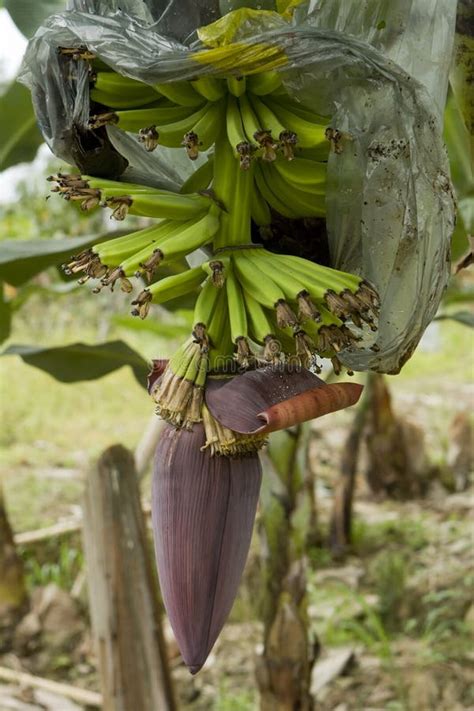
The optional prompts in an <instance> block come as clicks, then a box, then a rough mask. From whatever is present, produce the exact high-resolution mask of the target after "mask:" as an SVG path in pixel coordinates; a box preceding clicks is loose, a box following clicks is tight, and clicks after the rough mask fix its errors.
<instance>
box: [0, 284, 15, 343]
mask: <svg viewBox="0 0 474 711" xmlns="http://www.w3.org/2000/svg"><path fill="white" fill-rule="evenodd" d="M11 324H12V312H11V305H10V303H9V302H8V301H6V300H5V292H4V289H3V284H2V282H0V343H3V341H6V339H7V338H8V336H9V335H10V330H11Z"/></svg>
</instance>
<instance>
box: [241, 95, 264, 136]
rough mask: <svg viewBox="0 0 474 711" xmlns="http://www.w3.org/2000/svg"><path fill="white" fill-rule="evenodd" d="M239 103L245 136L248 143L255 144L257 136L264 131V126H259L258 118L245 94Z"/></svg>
mask: <svg viewBox="0 0 474 711" xmlns="http://www.w3.org/2000/svg"><path fill="white" fill-rule="evenodd" d="M238 103H239V109H240V115H241V117H242V124H243V127H244V131H245V135H246V137H247V140H248V142H249V143H253V142H255V140H256V137H255V136H256V135H258V134H259V132H260V131H261V130H262V126H261V125H260V124H259V122H258V119H257V116H256V115H255V113H254V111H253V109H252V106H251V105H250V101H249V100H248V97H247V95H246V94H243V95H242V96H241V97H240V98H239V100H238Z"/></svg>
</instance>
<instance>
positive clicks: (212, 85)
mask: <svg viewBox="0 0 474 711" xmlns="http://www.w3.org/2000/svg"><path fill="white" fill-rule="evenodd" d="M191 85H192V87H193V88H194V89H195V90H196V91H197V92H198V94H201V96H203V97H204V98H205V99H207V100H208V101H218V100H219V99H222V97H223V96H225V94H226V93H227V86H226V83H225V81H224V80H223V79H216V78H215V77H199V79H195V80H194V81H192V82H191Z"/></svg>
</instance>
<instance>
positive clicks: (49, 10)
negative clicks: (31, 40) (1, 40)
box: [4, 0, 66, 37]
mask: <svg viewBox="0 0 474 711" xmlns="http://www.w3.org/2000/svg"><path fill="white" fill-rule="evenodd" d="M4 6H5V7H6V9H7V10H8V12H9V13H10V16H11V18H12V20H13V22H14V23H15V25H16V26H17V27H18V29H19V30H20V32H22V33H23V34H24V35H25V37H32V36H33V35H34V33H35V32H36V30H37V29H38V27H39V26H40V25H41V23H42V22H43V20H45V19H46V18H47V17H49V15H53V14H54V13H55V12H61V10H65V9H66V2H65V0H34V1H32V0H5V1H4Z"/></svg>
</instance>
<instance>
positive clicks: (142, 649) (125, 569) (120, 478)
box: [83, 445, 176, 711]
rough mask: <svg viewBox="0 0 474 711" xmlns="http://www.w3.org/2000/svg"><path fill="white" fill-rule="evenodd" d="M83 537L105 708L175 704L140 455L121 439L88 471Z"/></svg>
mask: <svg viewBox="0 0 474 711" xmlns="http://www.w3.org/2000/svg"><path fill="white" fill-rule="evenodd" d="M83 537H84V549H85V554H86V562H87V576H88V584H89V595H90V608H91V617H92V626H93V630H94V636H95V640H96V643H97V651H98V655H99V665H100V673H101V684H102V696H103V709H104V711H139V710H140V711H141V710H142V709H143V711H145V709H150V711H151V709H156V710H158V709H159V710H160V711H174V710H175V709H176V704H175V701H174V695H173V689H172V684H171V678H170V674H169V670H168V664H167V655H166V647H165V643H164V639H163V635H162V631H161V625H160V609H159V596H158V589H157V582H156V577H155V575H154V572H153V569H152V567H151V561H150V551H149V546H148V540H147V536H146V528H145V523H144V518H143V514H142V510H141V503H140V496H139V490H138V480H137V476H136V471H135V465H134V459H133V455H132V454H131V453H130V452H129V451H128V450H126V449H125V448H124V447H122V446H120V445H116V446H113V447H111V448H110V449H107V450H106V451H105V452H104V453H103V454H102V456H101V457H100V459H99V462H98V465H97V468H96V469H95V470H93V471H92V472H91V474H90V476H89V479H88V482H87V486H86V493H85V501H84V525H83Z"/></svg>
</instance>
